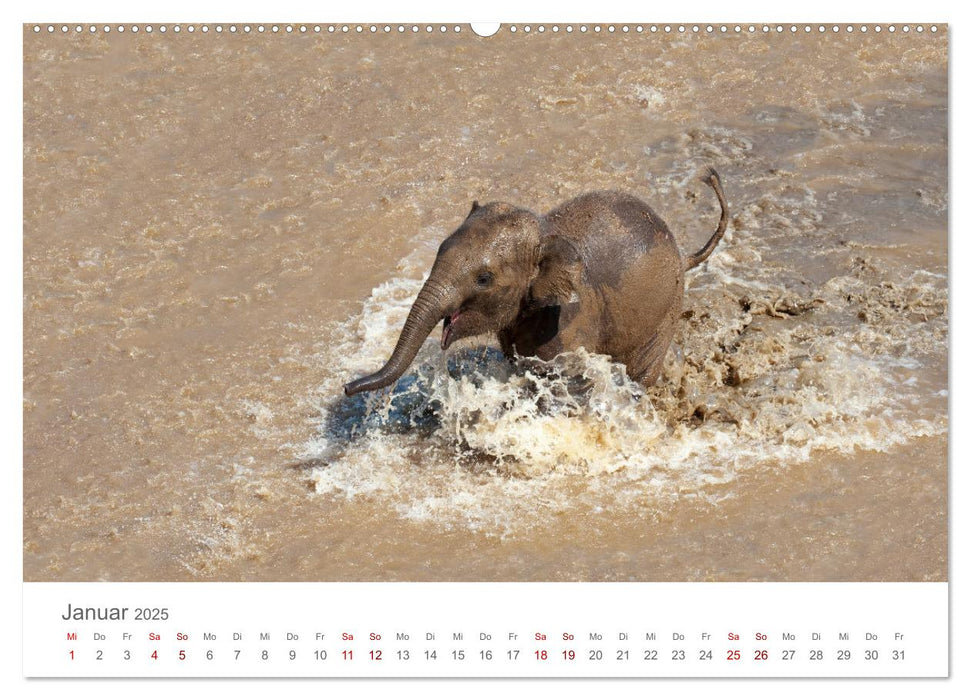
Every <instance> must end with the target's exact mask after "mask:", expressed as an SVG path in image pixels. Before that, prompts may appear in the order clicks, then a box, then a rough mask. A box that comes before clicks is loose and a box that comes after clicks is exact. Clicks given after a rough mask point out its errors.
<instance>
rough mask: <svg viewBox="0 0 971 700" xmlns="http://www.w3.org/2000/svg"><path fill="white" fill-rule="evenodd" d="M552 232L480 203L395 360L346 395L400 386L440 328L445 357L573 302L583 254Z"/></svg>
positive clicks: (408, 326) (514, 211)
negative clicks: (538, 312)
mask: <svg viewBox="0 0 971 700" xmlns="http://www.w3.org/2000/svg"><path fill="white" fill-rule="evenodd" d="M546 228H547V225H546V223H545V220H544V219H543V218H542V217H538V216H536V215H535V214H533V213H532V212H530V211H527V210H526V209H521V208H518V207H513V206H512V205H509V204H504V203H501V202H493V203H490V204H486V205H484V206H479V204H478V202H473V203H472V211H470V212H469V215H468V216H467V217H466V219H465V221H464V222H463V223H462V225H461V226H459V228H458V229H457V230H456V231H455V232H454V233H453V234H452V235H450V236H449V237H448V238H446V239H445V241H444V242H443V243H442V244H441V246H439V249H438V254H437V256H436V258H435V264H434V265H433V266H432V269H431V272H430V273H429V275H428V279H427V280H426V281H425V284H424V285H423V286H422V288H421V291H420V292H419V293H418V297H417V298H416V299H415V302H414V304H413V305H412V307H411V311H410V312H409V313H408V318H407V320H406V321H405V325H404V328H403V329H402V331H401V336H400V337H399V338H398V343H397V345H396V346H395V349H394V352H393V353H392V354H391V358H390V359H389V360H388V361H387V363H386V364H385V365H384V367H382V368H381V369H380V370H378V371H377V372H375V373H374V374H371V375H368V376H366V377H362V378H360V379H357V380H356V381H353V382H350V383H349V384H347V385H345V386H344V393H345V394H347V395H348V396H352V395H353V394H357V393H359V392H362V391H373V390H375V389H381V388H383V387H386V386H388V385H389V384H392V383H394V382H395V381H397V380H398V378H399V377H401V375H402V374H404V372H405V371H406V370H407V369H408V367H409V366H410V365H411V363H412V361H413V360H414V359H415V355H417V354H418V350H419V348H420V347H421V345H422V343H423V342H424V341H425V338H427V337H428V335H429V334H430V333H431V331H432V329H434V328H435V326H436V325H438V322H439V321H443V322H444V327H443V330H442V341H441V346H442V350H443V351H444V350H447V349H448V347H449V346H450V345H452V343H454V342H455V341H456V340H460V339H462V338H467V337H470V336H474V335H480V334H482V333H489V332H497V331H499V330H501V329H503V328H505V327H507V326H508V325H510V324H511V323H513V321H514V320H515V319H516V317H517V315H518V314H519V313H520V311H521V310H522V309H523V308H525V307H528V306H531V305H533V306H543V305H551V304H555V303H557V302H558V301H566V300H567V299H569V297H570V296H571V294H572V293H573V290H574V287H575V285H576V283H577V281H578V278H579V268H580V263H579V254H578V253H577V251H576V249H575V248H574V247H573V244H572V243H570V242H568V241H566V239H564V238H561V237H560V236H557V235H551V234H550V233H549V232H548V231H546V230H545V229H546Z"/></svg>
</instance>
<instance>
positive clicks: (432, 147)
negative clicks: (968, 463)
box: [23, 27, 948, 581]
mask: <svg viewBox="0 0 971 700" xmlns="http://www.w3.org/2000/svg"><path fill="white" fill-rule="evenodd" d="M729 34H730V35H728V36H705V35H698V36H695V35H686V36H682V35H676V34H674V35H650V34H640V35H639V34H636V33H633V32H632V33H630V34H620V33H617V34H613V35H610V36H604V35H593V33H589V34H586V35H581V34H579V33H574V34H571V35H566V34H558V35H553V34H552V33H549V32H547V33H545V34H543V35H540V34H536V33H533V34H531V35H528V36H527V35H523V34H522V33H520V34H518V35H513V34H510V33H509V32H507V31H501V32H500V33H499V34H497V35H496V36H493V37H491V38H488V39H482V38H478V37H475V36H473V35H472V34H471V33H470V32H469V31H468V29H467V28H465V31H464V32H462V33H459V34H457V35H456V34H454V33H448V34H444V35H441V34H439V33H438V32H436V33H434V34H431V35H427V34H424V33H422V34H419V35H412V34H410V33H406V34H405V35H398V34H397V33H394V32H392V34H391V35H384V34H382V33H378V34H377V35H367V34H365V35H354V34H353V33H352V34H350V35H328V34H326V32H325V33H324V35H314V34H313V33H312V32H311V33H309V34H308V35H286V36H267V35H262V36H258V35H250V36H243V35H238V34H236V35H230V34H228V33H225V32H224V33H223V34H219V35H217V34H215V33H210V34H208V35H201V34H195V35H190V34H187V33H184V32H183V33H181V34H179V35H176V34H173V33H171V32H169V33H167V34H165V35H161V34H159V33H157V32H156V33H154V34H152V35H146V34H145V33H144V32H143V33H140V34H139V35H137V36H133V35H131V34H130V33H126V34H124V35H120V34H118V33H117V32H114V33H111V34H107V35H106V34H104V33H103V32H101V31H99V32H96V33H94V34H89V33H87V32H85V33H82V34H76V33H74V32H73V31H72V32H69V33H68V34H67V35H62V34H60V33H59V32H58V33H56V34H55V35H48V34H47V33H46V32H42V33H40V34H35V33H34V32H32V31H31V30H30V29H29V28H26V27H25V29H24V477H23V478H24V576H25V579H27V580H31V581H44V580H261V581H262V580H281V581H282V580H325V581H329V580H463V581H464V580H485V581H490V580H557V581H559V580H564V581H573V580H644V581H662V580H691V581H700V580H718V581H721V580H731V581H736V580H737V581H748V580H780V581H796V580H813V581H817V580H818V581H824V580H825V581H843V580H894V581H897V580H900V581H910V580H946V577H947V430H948V418H947V407H948V395H947V389H948V377H947V352H948V349H947V348H948V309H947V304H948V296H947V262H948V259H947V256H948V245H947V204H948V198H947V193H948V182H947V123H948V122H947V97H948V96H947V43H948V39H947V34H946V31H944V30H943V28H942V30H941V31H940V32H938V33H937V34H936V35H931V34H930V33H929V32H925V33H923V34H917V33H916V32H911V33H910V34H906V35H905V34H902V33H898V34H896V35H893V36H891V35H889V34H887V33H886V32H884V33H883V34H881V35H876V34H874V33H872V32H870V33H868V34H866V35H862V34H860V33H859V32H857V33H854V34H852V35H848V34H847V33H846V32H842V33H840V34H839V35H834V34H833V33H832V32H828V33H826V34H824V35H817V34H815V33H814V34H812V35H803V34H802V33H799V34H797V35H790V34H789V33H785V34H783V35H777V34H775V33H770V34H768V35H764V34H762V33H761V32H757V33H756V34H754V35H749V34H747V33H744V32H743V33H742V34H741V35H738V36H736V35H734V34H731V33H729ZM707 165H713V166H714V167H716V168H717V169H718V171H719V173H720V174H721V177H722V180H723V182H724V186H725V190H726V193H727V195H728V199H729V203H730V206H731V209H732V222H731V227H730V232H729V234H728V235H727V236H726V238H725V240H724V241H723V242H722V243H721V244H720V246H719V248H718V249H717V250H716V252H715V253H714V255H713V256H712V258H711V260H710V261H709V263H707V264H706V265H705V266H704V267H702V268H700V269H698V270H696V271H693V272H692V273H689V276H688V284H687V290H686V300H685V310H686V314H685V316H686V318H685V320H684V323H683V327H682V329H681V331H680V332H679V335H678V337H677V338H676V341H675V346H674V347H672V349H671V350H670V352H669V354H668V358H667V364H666V368H665V373H664V376H663V377H662V378H661V380H660V382H659V384H658V385H657V386H656V387H653V388H651V389H649V390H647V391H646V392H645V391H642V390H640V389H639V388H638V387H636V386H635V385H631V384H630V383H629V382H628V381H626V380H625V378H624V376H623V372H622V368H619V367H617V366H612V365H611V363H610V362H609V361H608V359H607V358H602V357H597V356H590V355H587V354H586V353H578V354H576V355H572V356H568V357H565V358H561V361H560V362H561V363H562V365H563V369H564V370H567V371H565V372H564V373H563V374H564V375H569V376H573V377H579V378H580V380H577V381H574V382H573V383H572V384H570V383H569V382H568V381H567V380H565V379H564V380H557V379H554V378H551V377H550V376H541V375H536V374H530V373H529V371H528V369H522V368H521V369H519V370H513V369H510V367H509V366H508V364H507V363H506V362H505V361H504V360H503V358H501V357H499V356H498V353H497V352H496V351H495V350H494V349H489V347H488V345H489V339H487V338H480V339H478V340H475V341H468V342H466V343H464V344H463V347H459V348H457V349H455V350H454V351H452V352H451V353H450V356H449V357H448V358H442V357H441V353H440V351H439V350H438V347H437V332H435V333H433V337H432V338H430V339H429V341H428V343H427V344H426V346H425V348H424V349H423V350H422V353H421V354H420V355H419V358H418V360H417V361H416V364H415V366H414V369H413V372H411V373H410V374H409V376H408V377H406V378H405V380H404V381H403V382H402V383H401V384H400V385H399V386H398V388H397V389H396V390H395V391H394V392H383V393H381V394H379V395H377V396H371V397H355V399H354V400H345V399H343V397H342V394H341V386H342V384H343V383H344V382H345V381H347V380H348V379H350V378H353V377H356V376H359V375H360V374H361V373H364V372H369V371H373V370H374V369H376V368H377V367H378V366H380V364H381V363H382V362H383V360H384V359H385V358H386V357H387V353H388V352H389V351H390V349H391V347H392V346H393V344H394V341H395V340H396V338H397V332H398V330H399V328H400V324H401V322H402V320H403V318H404V314H405V313H406V312H407V309H408V306H409V304H410V302H411V300H412V299H413V297H414V294H415V292H416V291H417V289H418V287H419V286H420V283H421V280H422V276H423V275H424V274H425V273H426V272H427V270H428V268H429V267H430V265H431V261H432V260H433V258H434V253H435V250H436V248H437V245H438V243H439V242H440V241H441V240H442V239H443V238H444V237H445V236H446V235H447V234H448V233H450V232H451V230H453V229H454V228H455V226H457V224H458V223H459V222H460V221H461V220H462V218H463V217H464V215H465V213H466V212H467V210H468V207H469V203H470V202H471V201H472V200H473V199H478V200H479V201H491V200H505V201H510V202H513V203H517V204H520V205H523V206H527V207H530V208H532V209H534V210H536V211H546V210H549V209H551V208H552V207H553V206H555V205H557V204H559V203H560V202H562V201H564V200H566V199H568V198H570V197H572V196H575V195H577V194H580V193H582V192H585V191H588V190H591V189H608V188H612V189H619V190H625V191H629V192H632V193H634V194H636V195H638V196H640V197H642V198H643V199H644V200H645V201H647V202H648V203H649V204H651V206H652V207H653V208H654V209H655V210H656V211H657V212H658V213H659V214H660V215H661V216H662V217H664V219H665V220H666V222H667V223H668V225H669V226H670V228H671V229H672V231H674V232H675V234H676V237H677V239H678V242H679V245H681V247H682V249H683V250H694V249H696V248H698V247H699V246H700V245H701V244H702V243H703V242H704V241H705V240H706V238H707V237H708V235H710V233H711V231H713V230H714V227H715V224H716V222H717V203H716V201H715V199H714V197H713V196H712V194H711V192H710V191H709V190H708V189H707V188H706V187H705V186H704V185H703V184H702V183H701V182H700V181H699V180H698V175H699V174H700V173H701V171H702V169H703V168H704V167H705V166H707ZM578 387H579V388H578ZM544 397H545V398H544ZM551 397H552V398H551Z"/></svg>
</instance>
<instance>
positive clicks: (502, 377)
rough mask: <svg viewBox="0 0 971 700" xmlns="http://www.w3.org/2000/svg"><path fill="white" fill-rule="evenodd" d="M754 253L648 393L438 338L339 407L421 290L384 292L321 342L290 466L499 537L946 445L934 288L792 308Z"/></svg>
mask: <svg viewBox="0 0 971 700" xmlns="http://www.w3.org/2000/svg"><path fill="white" fill-rule="evenodd" d="M753 228H755V229H758V228H759V227H758V226H754V227H753ZM754 240H755V239H753V238H744V237H741V236H738V235H736V236H734V237H732V240H730V241H727V242H725V243H723V244H722V245H723V247H724V250H721V251H719V253H720V255H718V256H716V259H717V260H718V261H719V262H718V263H717V264H713V265H711V269H709V271H708V272H707V273H703V274H701V275H697V276H695V277H692V278H690V279H692V281H694V282H696V283H695V284H689V289H690V290H691V291H690V292H689V295H688V297H689V299H688V302H687V304H686V308H687V314H686V315H687V316H688V319H687V320H686V323H685V327H684V328H683V330H682V332H681V333H680V334H679V336H678V338H677V339H676V341H675V342H676V347H675V348H674V349H673V350H672V351H671V352H669V354H668V358H667V362H666V365H665V369H664V374H663V376H662V378H661V379H660V380H659V382H658V385H657V386H655V387H652V388H650V389H648V390H645V388H644V387H642V386H641V385H639V384H637V383H636V382H633V381H631V380H630V379H629V378H628V377H627V375H626V373H625V371H624V367H623V365H619V364H616V363H613V362H611V361H610V358H608V357H606V356H602V355H592V354H589V353H587V352H585V351H584V350H582V349H581V350H579V351H577V352H572V353H564V354H563V355H560V356H559V357H557V358H556V359H555V360H554V361H552V362H549V363H545V362H542V361H539V360H536V359H529V358H517V359H516V361H515V362H510V361H509V360H508V359H507V358H505V357H504V356H503V355H502V354H501V353H500V352H499V351H498V349H496V348H495V347H490V346H489V345H488V344H483V342H485V343H488V339H487V338H479V339H476V340H472V341H466V343H465V346H466V347H465V348H463V349H461V350H459V351H457V352H453V353H451V354H450V357H448V358H444V357H442V353H441V351H440V350H439V349H438V343H437V341H436V339H435V337H434V336H435V334H434V332H433V334H432V336H433V337H431V338H430V339H429V340H428V341H426V343H425V345H424V346H423V348H422V351H421V352H420V353H419V356H418V358H417V359H416V361H415V363H414V366H413V369H412V371H411V372H410V373H408V374H407V375H406V376H405V377H404V378H403V379H402V380H400V381H399V382H398V383H397V385H395V386H393V387H391V388H390V389H386V390H384V391H382V392H377V393H375V394H372V395H365V396H358V397H353V398H350V399H346V398H339V399H337V400H334V398H333V397H335V396H339V394H340V388H341V387H340V385H341V382H342V381H344V380H345V378H346V377H350V376H354V375H355V374H356V373H360V372H362V371H366V370H367V369H368V368H373V367H376V366H380V364H382V363H383V360H384V359H385V358H387V357H388V356H389V354H390V352H391V350H392V349H393V347H394V343H395V341H396V340H397V337H398V333H399V332H400V328H401V325H402V324H403V322H404V318H405V316H406V315H407V311H408V309H409V307H410V303H411V302H412V301H413V299H414V297H415V295H416V294H417V292H418V290H419V289H420V287H421V283H422V280H421V279H408V278H399V279H395V280H393V281H391V282H388V283H384V284H382V285H381V286H379V287H378V288H376V289H375V290H373V291H372V293H371V295H370V297H369V299H368V300H367V302H366V303H365V305H364V311H363V312H362V314H360V315H359V316H354V317H352V318H351V319H349V320H347V321H345V322H343V323H339V324H337V325H336V327H335V328H334V329H333V330H332V331H331V332H332V333H333V334H334V335H336V336H338V337H343V338H344V341H343V342H342V343H341V344H340V346H339V348H338V349H337V351H336V353H335V354H336V356H337V359H338V361H337V363H336V365H335V367H336V368H337V369H338V371H337V372H335V373H334V376H333V377H332V378H331V380H330V381H328V382H327V383H325V384H324V385H323V386H322V387H321V388H320V390H319V391H320V394H321V396H322V397H325V398H324V399H323V404H322V407H321V409H320V410H321V417H320V420H319V423H318V425H319V428H318V430H319V434H318V435H317V436H316V437H314V438H313V439H311V440H310V441H309V442H308V443H307V444H306V445H305V446H304V448H303V450H302V454H301V456H302V457H303V458H304V459H307V460H313V461H315V462H319V463H321V464H323V465H325V466H321V467H318V468H315V469H314V470H313V472H312V479H313V482H314V484H315V489H316V491H317V493H321V494H336V495H338V496H340V497H343V498H350V499H353V498H357V497H360V496H363V495H366V496H367V497H370V498H380V499H384V500H387V502H388V503H389V504H392V507H393V508H394V510H395V511H396V512H398V513H399V514H400V515H401V516H402V517H405V518H409V519H417V520H425V521H432V522H436V523H438V524H440V525H442V526H445V527H451V526H457V525H460V526H465V527H469V528H473V529H476V530H483V531H485V532H488V533H491V534H507V533H508V532H509V531H510V530H515V529H519V528H528V527H536V526H538V525H543V524H544V516H549V515H556V514H558V513H559V512H562V511H563V510H567V509H573V508H575V507H577V506H581V505H593V506H594V507H597V508H605V509H606V508H615V507H616V508H622V509H624V510H627V511H629V510H630V509H632V508H633V509H635V510H636V509H647V510H652V509H659V508H664V507H665V503H666V502H670V501H671V500H672V499H677V498H684V497H685V496H689V497H696V498H708V497H710V496H709V494H708V493H707V492H706V487H707V486H709V485H712V484H718V485H724V484H728V483H731V482H732V480H734V479H735V478H736V476H737V474H738V473H739V472H741V471H743V470H749V469H754V468H763V469H767V470H774V471H778V470H779V469H785V467H786V466H787V465H793V464H796V463H800V462H805V461H807V460H810V459H812V457H813V455H814V454H815V453H818V452H826V451H835V452H839V453H843V454H852V453H854V452H855V451H856V450H869V451H881V452H882V451H886V450H888V449H890V448H891V447H893V446H896V445H900V444H904V443H907V442H908V441H910V440H912V439H913V438H915V437H925V436H935V435H942V434H944V433H945V432H946V430H947V420H946V414H945V413H944V412H942V411H941V407H942V406H943V405H944V404H943V402H936V403H935V402H930V401H928V400H927V395H928V394H933V393H934V392H935V391H936V392H937V393H938V395H941V394H940V392H942V391H943V392H945V394H946V387H944V386H934V385H932V384H931V385H928V382H927V380H924V381H921V379H920V372H919V370H920V368H921V367H922V365H923V361H924V360H923V355H924V354H926V353H927V352H929V351H930V352H933V351H934V349H939V348H940V343H941V342H945V341H946V333H947V296H946V280H945V279H944V278H943V277H942V276H941V275H937V274H933V273H928V272H925V271H917V272H915V273H913V274H912V275H911V276H910V277H909V278H908V279H906V280H903V281H902V282H900V283H896V284H891V283H887V282H882V283H881V282H876V283H874V282H873V281H869V282H868V281H867V279H866V278H867V275H866V274H863V273H860V274H856V275H847V276H840V277H834V278H831V279H829V280H827V281H826V282H825V283H824V284H822V285H820V286H819V287H818V288H817V289H813V290H809V291H810V293H809V294H806V295H805V296H799V295H796V294H794V293H793V292H791V291H788V290H786V289H784V288H782V287H772V286H768V285H765V284H764V283H761V282H759V281H758V280H752V281H751V282H749V281H748V280H747V279H746V278H747V277H750V276H751V272H752V267H751V266H750V265H748V264H747V263H746V261H749V260H753V259H757V260H761V256H760V255H759V252H758V250H757V249H756V246H755V245H754ZM743 241H748V242H749V243H748V244H746V243H745V242H743ZM721 253H724V254H721ZM402 266H407V263H403V264H402V265H399V267H402ZM760 270H761V271H762V272H763V273H764V272H765V270H766V268H765V267H764V266H763V267H761V268H760ZM759 276H760V277H764V274H761V275H759ZM698 277H700V278H701V280H698ZM871 277H872V275H871ZM702 310H704V311H702ZM702 315H703V318H699V317H701V316H702ZM862 319H866V320H867V321H868V323H866V324H861V323H859V321H860V320H862ZM328 364H329V363H328ZM766 478H778V475H776V476H775V477H769V476H767V477H766ZM718 493H719V495H718V498H725V497H726V492H725V491H724V490H719V492H718ZM729 493H730V492H729ZM527 515H528V517H526V516H527Z"/></svg>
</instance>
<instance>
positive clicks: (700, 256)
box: [684, 168, 728, 270]
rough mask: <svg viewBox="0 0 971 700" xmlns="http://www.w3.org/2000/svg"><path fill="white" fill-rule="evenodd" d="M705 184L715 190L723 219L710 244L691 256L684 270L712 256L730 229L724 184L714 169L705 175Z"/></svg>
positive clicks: (706, 244)
mask: <svg viewBox="0 0 971 700" xmlns="http://www.w3.org/2000/svg"><path fill="white" fill-rule="evenodd" d="M702 180H703V182H705V183H706V184H708V185H710V186H711V188H712V189H713V190H715V195H716V196H717V197H718V203H719V204H721V207H722V217H721V219H719V221H718V228H717V229H716V230H715V233H714V234H713V235H712V237H711V238H709V239H708V242H707V243H705V245H704V247H703V248H702V249H701V250H699V251H698V252H697V253H695V254H694V255H689V256H688V257H687V259H686V260H685V261H684V269H685V270H690V269H691V268H693V267H697V266H698V265H700V264H701V263H703V262H704V261H705V260H707V259H708V256H709V255H711V253H712V251H713V250H715V246H717V245H718V241H720V240H721V238H722V236H724V235H725V229H726V228H728V202H726V201H725V193H724V192H722V183H721V180H720V179H719V178H718V173H716V172H715V169H714V168H708V171H707V172H706V173H705V176H704V178H703V179H702Z"/></svg>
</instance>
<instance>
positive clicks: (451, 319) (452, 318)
mask: <svg viewBox="0 0 971 700" xmlns="http://www.w3.org/2000/svg"><path fill="white" fill-rule="evenodd" d="M463 313H464V311H463V310H462V309H459V310H458V311H456V312H454V313H451V314H448V315H447V316H446V317H445V318H444V319H443V321H444V326H443V327H442V351H445V350H448V346H449V345H451V344H452V343H454V342H455V341H456V340H457V337H456V336H457V333H456V331H455V322H456V321H458V319H459V318H460V317H461V316H462V314H463Z"/></svg>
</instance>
